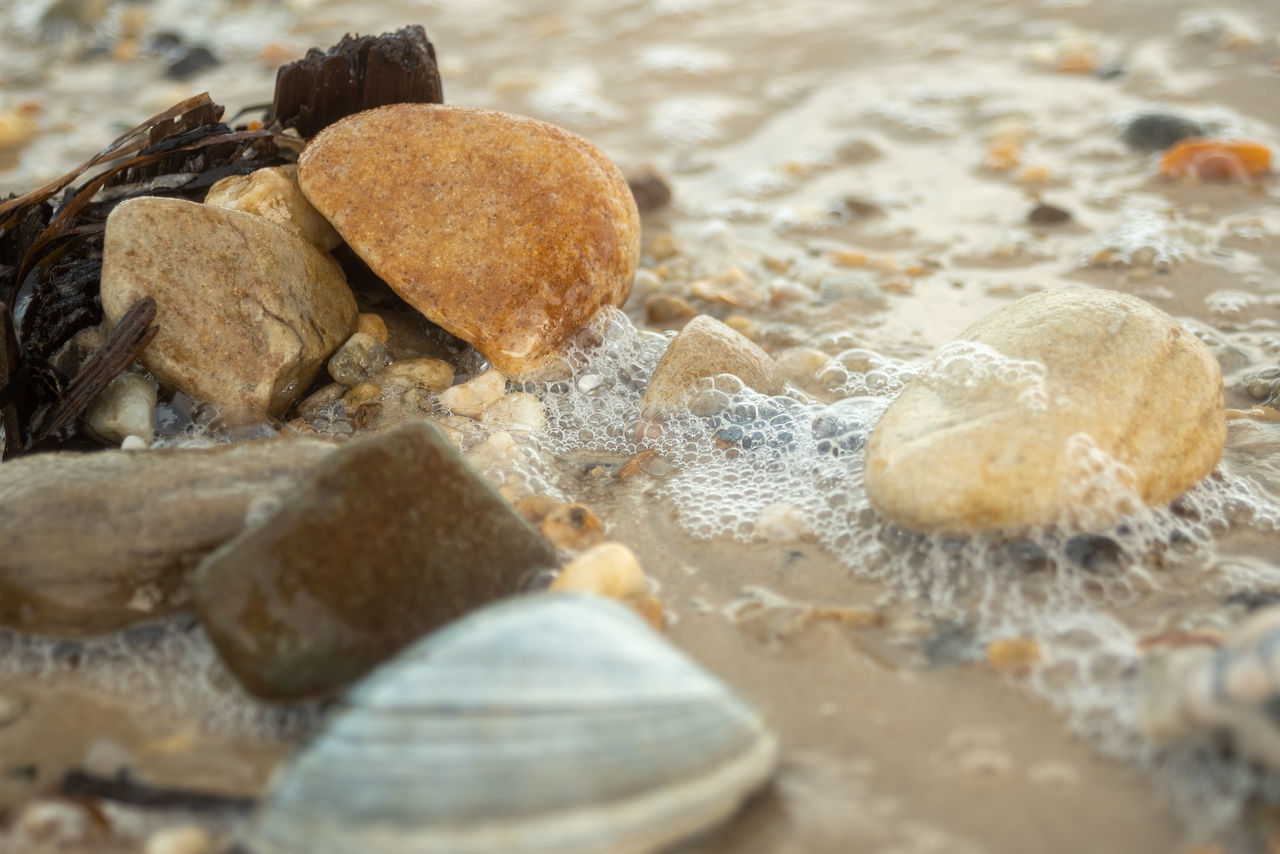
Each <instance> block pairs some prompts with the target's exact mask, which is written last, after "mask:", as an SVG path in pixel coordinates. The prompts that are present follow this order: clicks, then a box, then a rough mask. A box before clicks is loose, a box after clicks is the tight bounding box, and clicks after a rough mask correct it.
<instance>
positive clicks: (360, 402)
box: [342, 383, 382, 412]
mask: <svg viewBox="0 0 1280 854" xmlns="http://www.w3.org/2000/svg"><path fill="white" fill-rule="evenodd" d="M381 395H382V386H380V385H378V384H377V383H359V384H357V385H353V386H352V387H351V388H349V389H347V391H346V393H345V394H343V395H342V405H343V406H345V407H346V408H347V411H348V412H352V411H354V410H356V409H359V408H360V407H362V406H366V405H368V404H370V403H373V402H374V401H376V400H377V399H378V398H379V397H380V396H381Z"/></svg>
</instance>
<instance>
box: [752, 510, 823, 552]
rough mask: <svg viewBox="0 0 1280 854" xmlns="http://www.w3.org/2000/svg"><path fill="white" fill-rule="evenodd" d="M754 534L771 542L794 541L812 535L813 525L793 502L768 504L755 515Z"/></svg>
mask: <svg viewBox="0 0 1280 854" xmlns="http://www.w3.org/2000/svg"><path fill="white" fill-rule="evenodd" d="M756 536H757V537H758V538H760V539H762V540H765V541H767V542H771V543H794V542H797V541H799V540H803V539H805V538H807V537H812V536H813V526H812V525H810V524H809V520H808V518H807V517H806V516H805V513H804V511H803V510H801V509H800V508H799V507H797V506H795V505H794V504H783V503H779V504H768V505H765V506H764V507H763V508H761V510H760V513H759V515H757V516H756Z"/></svg>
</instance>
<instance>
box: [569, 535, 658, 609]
mask: <svg viewBox="0 0 1280 854" xmlns="http://www.w3.org/2000/svg"><path fill="white" fill-rule="evenodd" d="M551 589H552V590H557V591H561V592H568V591H572V592H578V593H595V594H597V595H600V596H608V597H610V598H612V599H631V598H633V597H636V596H640V595H642V594H644V593H645V592H647V591H648V584H647V582H646V581H645V577H644V570H643V569H641V568H640V561H639V560H637V559H636V556H635V553H634V552H632V551H631V549H629V548H627V547H626V546H624V545H623V544H622V543H600V544H599V545H597V546H595V547H594V548H592V549H589V550H588V551H585V552H583V553H582V554H580V555H578V556H577V557H576V558H574V559H573V560H571V561H569V562H568V563H567V564H565V566H564V569H562V570H560V574H559V575H557V576H556V578H555V580H554V581H552V582H551Z"/></svg>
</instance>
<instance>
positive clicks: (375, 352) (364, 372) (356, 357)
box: [326, 332, 387, 388]
mask: <svg viewBox="0 0 1280 854" xmlns="http://www.w3.org/2000/svg"><path fill="white" fill-rule="evenodd" d="M386 364H387V347H386V345H385V344H383V343H382V342H381V341H379V340H378V339H377V338H375V337H373V336H372V335H370V334H368V333H367V332H356V333H355V334H353V335H352V336H351V337H350V338H348V339H347V340H346V341H345V342H344V343H343V345H342V346H341V347H339V348H338V352H336V353H334V354H333V355H332V356H330V357H329V362H328V364H327V365H326V367H328V369H329V376H331V377H333V378H334V380H335V381H337V382H340V383H342V384H343V385H344V386H346V387H347V388H352V387H354V386H357V385H359V384H360V383H367V382H368V381H369V380H370V379H372V378H373V375H374V374H375V373H377V372H378V371H380V370H382V368H383V367H384V366H385V365H386Z"/></svg>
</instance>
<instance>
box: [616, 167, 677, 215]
mask: <svg viewBox="0 0 1280 854" xmlns="http://www.w3.org/2000/svg"><path fill="white" fill-rule="evenodd" d="M627 186H628V187H630V188H631V195H632V196H634V197H635V200H636V207H637V208H639V209H640V210H641V211H644V212H646V213H647V212H649V211H656V210H658V209H659V208H664V207H666V206H667V205H669V204H670V203H671V185H670V184H669V183H667V179H666V178H664V177H662V175H661V174H660V173H659V172H658V170H656V169H654V168H653V167H652V166H646V167H644V168H643V169H640V170H638V171H636V172H634V173H632V174H631V175H628V176H627Z"/></svg>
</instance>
